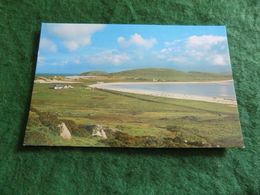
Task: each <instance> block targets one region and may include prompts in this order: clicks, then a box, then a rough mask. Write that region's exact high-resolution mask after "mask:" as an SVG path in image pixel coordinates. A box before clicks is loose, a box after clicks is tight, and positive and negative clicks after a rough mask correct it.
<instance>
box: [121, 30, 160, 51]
mask: <svg viewBox="0 0 260 195" xmlns="http://www.w3.org/2000/svg"><path fill="white" fill-rule="evenodd" d="M117 42H118V44H119V45H120V46H121V47H129V46H131V45H136V46H141V47H145V48H148V49H149V48H152V47H153V46H154V45H155V44H156V43H157V40H156V39H155V38H150V39H144V38H143V37H142V36H141V35H139V34H138V33H135V34H133V35H131V37H130V38H129V39H128V40H127V39H126V38H125V37H122V36H121V37H118V38H117Z"/></svg>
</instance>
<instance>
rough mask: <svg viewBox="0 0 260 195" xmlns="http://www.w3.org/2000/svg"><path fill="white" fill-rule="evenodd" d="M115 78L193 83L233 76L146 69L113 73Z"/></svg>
mask: <svg viewBox="0 0 260 195" xmlns="http://www.w3.org/2000/svg"><path fill="white" fill-rule="evenodd" d="M110 75H113V76H123V77H127V78H132V79H135V80H154V81H191V80H196V81H200V80H226V79H232V76H231V75H227V74H215V73H204V72H182V71H178V70H175V69H167V68H144V69H134V70H127V71H122V72H117V73H111V74H110Z"/></svg>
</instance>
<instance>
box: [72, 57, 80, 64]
mask: <svg viewBox="0 0 260 195" xmlns="http://www.w3.org/2000/svg"><path fill="white" fill-rule="evenodd" d="M73 62H74V63H75V64H80V63H81V60H80V59H79V58H76V59H74V61H73Z"/></svg>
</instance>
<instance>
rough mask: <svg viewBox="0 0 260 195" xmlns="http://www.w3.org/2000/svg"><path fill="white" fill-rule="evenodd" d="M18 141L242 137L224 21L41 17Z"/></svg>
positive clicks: (222, 142)
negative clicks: (69, 21)
mask: <svg viewBox="0 0 260 195" xmlns="http://www.w3.org/2000/svg"><path fill="white" fill-rule="evenodd" d="M24 145H25V146H80V147H134V148H144V147H145V148H226V147H243V146H244V144H243V137H242V133H241V128H240V122H239V113H238V109H237V101H236V94H235V89H234V82H233V77H232V69H231V62H230V57H229V50H228V41H227V34H226V28H225V26H185V25H128V24H64V23H43V24H42V27H41V35H40V43H39V51H38V58H37V65H36V73H35V79H34V86H33V91H32V99H31V106H30V111H29V117H28V123H27V127H26V132H25V137H24Z"/></svg>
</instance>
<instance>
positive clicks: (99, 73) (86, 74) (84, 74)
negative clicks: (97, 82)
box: [80, 71, 108, 76]
mask: <svg viewBox="0 0 260 195" xmlns="http://www.w3.org/2000/svg"><path fill="white" fill-rule="evenodd" d="M80 75H81V76H106V75H108V73H107V72H105V71H90V72H83V73H81V74H80Z"/></svg>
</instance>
